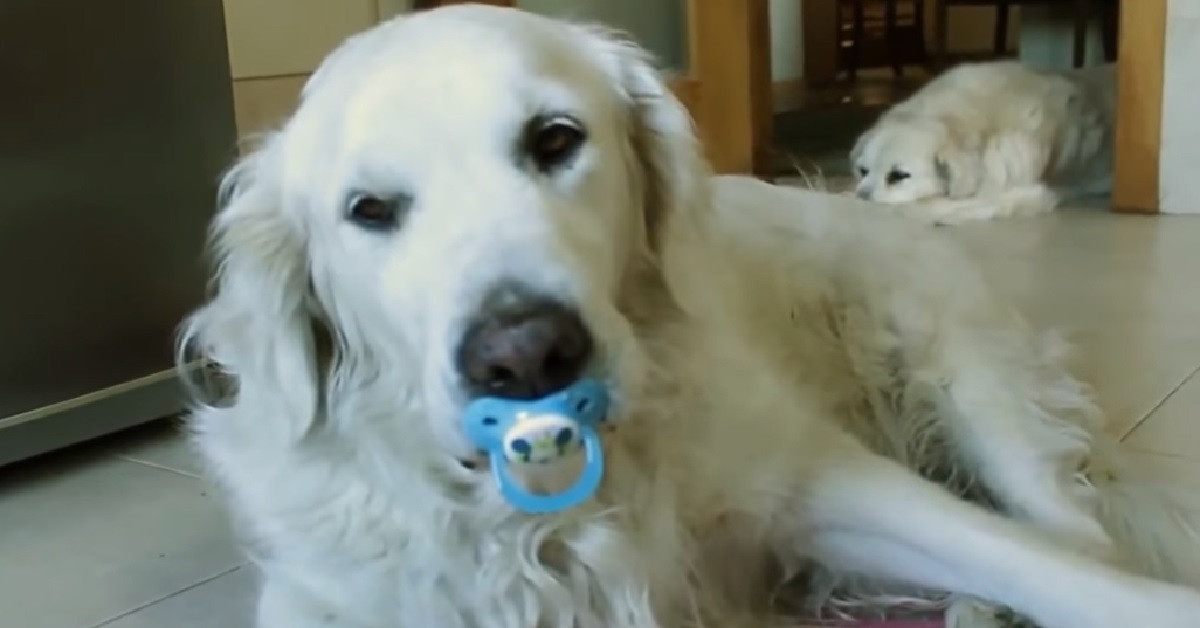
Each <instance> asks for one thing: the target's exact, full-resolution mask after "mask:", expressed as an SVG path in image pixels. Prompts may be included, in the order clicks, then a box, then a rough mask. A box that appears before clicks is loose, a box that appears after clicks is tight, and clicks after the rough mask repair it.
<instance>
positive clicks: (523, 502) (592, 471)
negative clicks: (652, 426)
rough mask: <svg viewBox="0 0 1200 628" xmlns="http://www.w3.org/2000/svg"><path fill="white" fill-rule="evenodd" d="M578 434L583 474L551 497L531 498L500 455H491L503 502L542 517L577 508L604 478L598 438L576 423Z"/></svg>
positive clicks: (496, 453)
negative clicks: (580, 444) (582, 454)
mask: <svg viewBox="0 0 1200 628" xmlns="http://www.w3.org/2000/svg"><path fill="white" fill-rule="evenodd" d="M579 432H580V436H581V438H582V439H583V453H584V462H583V471H582V472H580V474H579V477H578V478H577V479H576V480H575V482H574V483H573V484H571V486H570V487H568V488H567V489H566V490H564V491H562V492H561V493H555V494H554V495H535V494H534V493H530V492H529V491H526V490H525V489H523V488H521V486H520V484H518V483H517V482H516V481H515V480H514V479H513V477H512V474H511V473H510V471H509V470H508V465H507V463H506V460H505V459H504V456H503V455H501V454H500V453H498V452H492V455H491V462H492V473H494V474H496V482H497V484H499V487H500V494H501V495H502V496H503V497H504V499H505V500H506V501H508V503H510V504H512V505H513V506H516V507H517V508H518V509H520V510H523V511H525V512H527V513H530V514H544V513H550V512H556V511H559V510H566V509H567V508H571V507H573V506H577V505H579V504H580V503H582V502H583V501H584V500H586V499H587V498H588V497H590V496H591V495H592V493H594V492H595V491H596V488H597V487H598V486H599V485H600V480H601V479H602V478H603V477H604V453H603V452H602V451H601V450H600V436H599V435H598V434H597V433H596V430H594V429H592V428H591V426H587V425H583V424H580V425H579Z"/></svg>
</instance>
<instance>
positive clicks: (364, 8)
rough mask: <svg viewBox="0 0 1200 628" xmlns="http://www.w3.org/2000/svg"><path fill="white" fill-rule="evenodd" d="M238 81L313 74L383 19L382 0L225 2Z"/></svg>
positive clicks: (232, 62)
mask: <svg viewBox="0 0 1200 628" xmlns="http://www.w3.org/2000/svg"><path fill="white" fill-rule="evenodd" d="M224 2H225V24H226V30H227V32H228V39H229V63H230V67H231V70H232V72H233V78H234V79H241V78H261V77H268V76H289V75H295V74H307V73H309V72H312V71H313V70H315V69H316V67H317V64H319V63H320V62H321V59H322V58H324V57H325V55H326V54H328V53H329V51H331V50H333V48H334V47H336V46H337V45H338V44H339V43H341V42H342V40H344V39H345V38H346V37H349V36H350V35H353V34H354V33H357V32H358V31H361V30H364V29H366V28H369V27H370V26H372V25H374V24H375V23H376V22H377V21H378V20H379V12H380V4H379V3H378V0H224Z"/></svg>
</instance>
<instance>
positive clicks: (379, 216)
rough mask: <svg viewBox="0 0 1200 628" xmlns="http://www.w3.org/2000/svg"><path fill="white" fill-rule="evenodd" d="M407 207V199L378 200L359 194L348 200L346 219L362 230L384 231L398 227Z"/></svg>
mask: <svg viewBox="0 0 1200 628" xmlns="http://www.w3.org/2000/svg"><path fill="white" fill-rule="evenodd" d="M407 206H408V202H407V199H405V198H402V197H396V198H380V197H378V196H370V195H367V194H360V195H358V196H355V197H353V198H351V199H350V203H349V205H348V207H347V209H346V218H347V219H349V220H350V222H352V223H354V224H356V225H358V226H360V227H362V228H364V229H371V230H374V231H385V230H388V229H394V228H396V227H397V226H399V224H400V215H401V213H402V212H403V211H404V209H405V208H406V207H407Z"/></svg>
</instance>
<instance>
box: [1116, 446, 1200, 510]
mask: <svg viewBox="0 0 1200 628" xmlns="http://www.w3.org/2000/svg"><path fill="white" fill-rule="evenodd" d="M1131 454H1132V455H1133V456H1134V458H1135V460H1137V462H1138V463H1139V465H1140V466H1141V468H1142V469H1145V470H1146V471H1147V472H1148V475H1147V476H1146V479H1147V480H1149V481H1152V482H1154V483H1155V485H1156V486H1158V487H1159V488H1165V489H1166V490H1167V491H1169V492H1170V494H1171V495H1172V496H1173V497H1174V498H1175V499H1176V500H1177V503H1178V504H1179V505H1180V506H1182V507H1183V508H1185V509H1187V510H1189V511H1191V512H1195V513H1196V514H1197V515H1198V516H1200V461H1196V460H1192V459H1190V458H1182V457H1179V456H1170V455H1166V454H1158V453H1153V452H1145V451H1138V450H1137V449H1136V448H1133V451H1132V452H1131Z"/></svg>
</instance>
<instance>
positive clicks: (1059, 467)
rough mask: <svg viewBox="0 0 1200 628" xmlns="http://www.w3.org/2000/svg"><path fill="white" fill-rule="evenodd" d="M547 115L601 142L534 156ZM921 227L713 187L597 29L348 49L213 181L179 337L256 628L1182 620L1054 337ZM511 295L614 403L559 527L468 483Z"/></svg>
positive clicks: (539, 22)
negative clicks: (816, 612)
mask: <svg viewBox="0 0 1200 628" xmlns="http://www.w3.org/2000/svg"><path fill="white" fill-rule="evenodd" d="M546 112H559V113H563V112H566V113H569V114H570V115H573V116H575V117H576V118H577V119H578V120H579V121H580V122H581V123H582V124H583V125H584V126H585V128H586V130H587V139H586V143H585V144H584V145H583V146H582V147H581V150H580V151H579V152H578V153H577V154H576V155H575V157H574V159H573V160H572V161H571V162H570V163H569V164H567V165H565V166H563V167H561V168H559V169H556V170H554V171H552V172H539V171H536V170H534V169H532V168H531V167H530V165H529V163H528V159H527V158H526V156H525V154H524V152H523V150H524V149H523V146H525V144H524V143H523V139H522V138H523V137H525V136H524V133H525V132H526V128H527V125H528V121H529V120H530V119H531V117H532V116H535V115H537V114H541V113H546ZM364 192H366V193H371V194H375V195H379V196H381V197H385V198H391V197H395V198H399V197H403V196H407V197H409V198H411V200H412V203H411V205H410V206H409V207H408V209H407V214H406V215H405V217H404V220H403V224H402V225H400V226H399V227H398V228H396V229H395V230H391V231H378V230H376V231H371V230H364V229H362V228H360V227H359V226H358V225H356V224H352V223H351V222H349V221H348V220H347V219H346V207H347V203H348V199H349V198H351V197H353V196H354V195H355V194H361V193H364ZM939 236H940V234H938V233H930V232H927V231H925V230H922V229H920V228H919V227H917V226H915V225H911V224H907V223H905V222H903V221H899V222H896V221H892V220H889V219H888V218H886V217H884V218H883V219H881V218H880V217H879V216H878V215H877V214H876V212H875V210H874V209H873V208H872V206H870V205H869V204H867V203H862V202H859V201H857V200H855V199H851V198H847V197H844V196H836V195H829V194H822V193H816V192H807V191H802V190H796V189H787V188H781V187H773V186H770V185H767V184H765V183H761V182H758V181H755V180H752V179H745V178H737V177H720V178H712V177H710V175H709V174H708V172H707V169H706V166H705V164H704V163H703V161H702V160H701V158H700V156H699V152H698V148H697V145H696V142H695V140H694V138H693V135H692V129H691V127H690V122H689V119H688V116H687V114H686V112H685V111H684V110H683V108H682V107H681V106H680V104H679V103H678V102H677V101H676V100H675V99H674V98H673V97H672V96H671V94H670V92H669V91H668V90H667V89H666V87H665V86H664V85H663V83H662V82H661V81H660V79H659V77H658V75H657V73H656V72H655V71H654V70H653V69H652V68H651V66H650V65H648V64H647V62H646V59H645V57H644V54H643V53H642V52H641V51H640V50H639V49H637V48H636V47H635V46H633V45H631V44H628V43H623V42H621V41H619V40H618V39H616V38H614V37H613V36H611V35H610V34H608V33H605V32H603V31H601V30H598V29H596V28H590V27H583V26H578V25H573V24H567V23H563V22H558V21H553V20H550V19H547V18H542V17H537V16H533V15H530V14H526V13H522V12H518V11H515V10H503V9H495V8H487V7H480V6H471V7H456V8H447V9H438V10H434V11H430V12H427V13H420V14H416V15H413V16H410V17H403V18H398V19H396V20H394V21H391V22H388V23H385V24H383V25H380V26H378V27H376V28H373V29H372V30H370V31H368V32H366V33H363V34H361V35H358V36H356V37H354V38H352V39H351V40H349V41H348V42H346V43H345V44H344V45H343V46H341V47H340V48H339V49H338V50H337V51H336V52H334V53H333V54H332V55H331V56H330V58H329V59H328V60H326V61H325V63H323V64H322V66H321V68H320V70H319V71H318V72H317V73H316V75H315V76H314V77H313V78H312V80H311V82H310V84H309V85H308V86H307V88H306V89H305V90H304V96H303V101H302V103H301V105H300V107H299V110H298V111H297V112H296V114H295V115H294V116H293V117H292V118H291V119H290V120H289V121H288V122H287V123H286V124H285V125H284V126H283V127H282V129H281V130H280V131H279V132H277V133H275V134H273V135H271V136H270V137H268V138H267V139H266V141H265V142H264V143H263V145H262V146H261V147H260V148H259V149H258V150H257V151H256V152H255V153H253V154H252V155H250V156H248V157H246V158H245V159H244V160H243V161H242V162H241V163H240V164H238V165H237V166H236V167H235V168H234V169H233V170H232V171H231V172H230V173H229V175H228V177H227V178H226V180H225V185H224V195H223V201H222V205H221V207H220V210H219V213H218V215H217V217H216V219H215V222H214V227H213V253H214V255H215V257H216V261H217V270H216V275H215V284H214V285H215V292H214V296H213V297H212V300H211V301H210V302H209V303H207V304H206V305H204V306H203V307H202V308H200V309H199V310H198V311H197V312H196V313H195V315H194V316H192V317H191V318H190V320H189V321H188V322H187V325H186V327H185V332H184V336H183V341H182V343H181V354H182V355H183V359H185V360H186V359H187V358H188V356H189V355H191V354H192V352H196V353H198V354H199V355H200V356H201V357H203V358H204V359H206V360H208V361H209V362H210V363H212V364H213V366H214V368H215V369H217V370H219V371H220V372H222V373H223V374H224V375H223V378H224V379H226V380H228V383H230V384H231V386H230V389H228V390H223V391H217V394H216V395H215V396H213V397H208V398H206V399H204V400H203V401H202V402H200V403H199V405H198V406H197V407H196V409H195V412H194V415H193V417H192V421H191V424H192V427H193V429H194V433H195V442H196V445H197V446H198V448H199V450H200V451H201V452H202V454H203V456H204V458H205V459H206V460H207V462H208V464H209V466H210V469H211V472H212V474H213V475H214V477H215V478H216V479H217V480H218V481H219V482H220V484H221V485H222V487H223V489H224V491H225V494H226V495H227V497H228V500H229V504H230V507H231V509H232V511H233V513H234V516H235V519H236V521H237V522H238V525H239V529H240V530H241V531H242V532H243V534H244V537H245V539H246V541H247V548H248V551H249V552H250V555H251V557H252V558H253V559H254V561H255V562H256V563H257V565H258V566H259V567H260V569H261V572H262V575H263V590H262V594H261V601H260V604H259V608H258V616H257V619H256V625H257V626H258V627H259V628H429V627H431V626H436V627H437V628H686V627H693V626H708V627H712V628H750V627H756V628H757V627H759V626H763V625H765V624H764V622H765V621H766V619H767V616H768V614H769V612H770V608H769V606H770V599H769V597H770V595H771V594H772V593H773V592H775V591H777V590H778V589H777V586H778V585H779V584H780V583H781V581H782V579H783V578H784V577H785V576H787V575H790V574H794V573H797V572H798V571H800V570H802V569H805V570H811V569H814V568H816V569H817V570H818V572H819V573H820V574H824V576H825V577H822V578H817V580H820V581H821V582H822V583H824V584H833V583H836V582H838V581H840V580H841V577H842V576H848V575H855V576H856V577H859V578H861V577H866V578H868V579H870V580H872V581H875V582H879V581H888V582H895V583H897V586H899V587H900V588H898V589H897V590H899V591H911V590H912V587H917V588H921V589H930V590H939V591H948V592H951V593H953V594H954V595H955V598H954V599H955V600H956V602H955V606H954V612H955V613H956V617H959V618H960V619H959V620H958V622H959V623H958V625H959V626H960V627H963V628H966V627H968V626H969V627H975V628H978V627H983V626H991V625H993V624H994V621H993V620H992V619H990V617H989V613H990V611H989V610H987V608H988V607H987V606H986V605H985V604H983V602H982V600H987V601H990V602H994V603H996V604H1000V605H1006V606H1011V607H1013V608H1015V609H1016V610H1018V611H1020V612H1021V613H1023V614H1026V615H1028V616H1030V617H1032V618H1034V619H1035V620H1037V621H1039V622H1040V623H1041V624H1043V625H1044V626H1045V627H1046V628H1130V627H1131V626H1146V627H1154V628H1194V627H1195V626H1196V625H1197V620H1198V618H1200V593H1197V592H1196V591H1195V590H1193V589H1190V588H1187V587H1185V586H1181V585H1180V584H1170V583H1168V582H1167V580H1168V579H1171V580H1174V581H1175V582H1177V583H1191V584H1196V583H1197V582H1198V581H1200V578H1197V577H1196V574H1195V573H1194V572H1193V573H1188V574H1183V573H1177V571H1179V570H1182V569H1187V568H1191V567H1194V566H1195V565H1196V564H1197V562H1196V558H1197V557H1198V556H1200V551H1198V549H1197V548H1198V546H1197V544H1196V540H1195V538H1194V537H1191V536H1189V535H1188V532H1187V528H1186V525H1185V523H1186V522H1183V521H1182V520H1181V519H1180V520H1177V519H1173V518H1172V517H1173V513H1175V512H1176V511H1175V510H1173V509H1172V506H1171V504H1170V503H1169V501H1168V500H1167V499H1166V498H1165V497H1161V496H1159V495H1158V493H1156V492H1155V491H1154V490H1153V489H1152V490H1148V491H1144V492H1136V493H1134V492H1131V491H1126V490H1125V488H1126V487H1128V486H1129V484H1127V483H1126V482H1125V479H1124V478H1125V475H1124V474H1125V473H1126V469H1125V465H1126V464H1127V463H1128V461H1127V460H1126V459H1125V457H1124V455H1123V454H1122V453H1121V452H1120V450H1119V449H1118V448H1117V447H1116V446H1111V445H1110V444H1109V443H1108V441H1107V440H1105V439H1104V437H1103V436H1102V435H1101V431H1100V430H1101V426H1100V420H1099V417H1098V416H1097V412H1096V411H1095V409H1094V408H1093V407H1092V405H1091V401H1090V398H1089V396H1088V395H1087V392H1086V390H1085V389H1084V387H1083V386H1082V385H1081V384H1080V383H1079V382H1078V381H1076V380H1075V379H1073V378H1072V377H1071V376H1070V375H1068V374H1067V373H1066V372H1064V371H1063V369H1062V367H1061V366H1060V360H1059V355H1058V353H1059V346H1058V345H1057V344H1055V343H1053V342H1047V341H1045V340H1044V339H1042V338H1041V337H1039V336H1037V335H1035V333H1034V332H1033V331H1031V330H1030V329H1028V327H1027V326H1026V324H1025V323H1024V322H1023V321H1022V319H1021V317H1020V315H1019V314H1018V313H1017V312H1014V311H1013V310H1012V309H1011V308H1010V307H1009V306H1008V305H1007V304H1005V303H1004V302H1001V301H998V300H997V299H996V298H995V297H994V296H993V295H992V294H991V293H990V292H989V290H988V288H987V286H986V285H985V283H984V282H983V281H982V280H981V278H980V277H979V276H978V275H977V274H976V272H975V271H974V270H973V269H972V267H971V265H970V264H968V263H967V262H966V261H965V259H964V256H963V255H962V254H961V253H960V252H959V251H958V250H957V249H956V248H955V247H954V246H953V245H952V244H951V243H949V242H948V241H945V240H943V239H942V238H941V237H939ZM513 281H516V282H519V283H521V284H522V285H524V286H525V287H527V288H529V289H531V290H536V291H538V292H540V293H543V294H548V295H553V296H555V297H557V298H559V299H561V300H563V301H565V302H567V303H571V304H574V305H575V306H577V307H578V308H579V310H580V311H581V313H582V315H583V318H584V319H585V321H586V323H587V325H588V327H589V328H590V329H591V331H592V333H593V334H594V336H595V337H596V343H597V348H598V351H599V353H598V357H597V359H596V360H595V362H594V364H592V365H591V367H590V370H591V373H592V374H593V375H594V376H596V377H601V378H603V379H604V380H605V381H606V382H607V383H608V384H609V386H610V387H611V390H612V392H613V395H614V398H615V408H614V411H613V414H612V417H611V419H612V420H613V422H614V423H615V429H614V430H613V431H612V432H611V433H609V434H607V435H606V436H605V449H606V457H607V463H608V465H607V468H608V472H607V475H606V477H605V481H604V483H603V486H602V487H601V489H600V491H599V493H598V494H597V495H596V496H595V497H594V499H592V500H590V501H589V502H587V503H585V504H584V505H582V506H580V507H577V508H574V509H572V510H569V511H566V512H561V513H557V514H550V515H539V516H532V515H526V514H522V513H520V512H516V511H514V510H513V509H512V508H511V507H509V506H508V505H507V504H505V503H504V502H503V501H502V500H501V498H500V497H499V495H498V494H497V491H496V489H495V486H494V483H493V480H492V478H491V477H489V476H488V475H487V473H486V472H483V471H479V470H472V469H468V468H464V466H463V465H462V464H461V463H460V461H461V460H463V459H470V458H471V457H472V456H474V455H475V452H474V451H473V450H472V448H471V446H470V445H469V443H468V442H467V441H466V440H465V437H464V436H463V434H462V433H461V432H460V430H459V427H458V426H459V423H458V417H459V414H460V413H461V411H462V408H463V404H464V403H465V402H466V401H467V400H466V398H465V394H464V392H463V389H462V387H461V385H460V376H459V375H458V373H457V372H456V370H455V366H454V360H453V359H452V357H451V356H452V354H453V353H454V349H455V347H456V346H457V344H458V343H459V341H460V338H461V336H462V333H463V325H464V321H465V320H466V319H467V318H468V317H470V316H471V315H472V313H473V312H475V311H476V310H477V309H478V308H479V307H480V306H481V300H482V299H483V297H484V295H485V294H486V293H487V292H488V290H489V289H490V288H492V287H494V286H495V285H497V284H498V283H499V282H513ZM199 383H202V382H198V384H199ZM199 392H203V391H202V390H199V389H198V393H199ZM1113 469H1117V471H1116V475H1115V476H1110V475H1109V474H1110V472H1111V471H1112V470H1113ZM921 472H924V473H926V474H927V475H929V476H930V477H932V478H935V479H938V480H944V481H946V485H947V486H949V487H950V488H951V489H953V490H947V488H946V487H944V486H939V485H938V484H936V483H934V482H930V481H926V480H923V479H921V478H920V476H919V473H921ZM1088 479H1090V480H1091V481H1094V482H1097V484H1096V485H1095V486H1091V485H1090V484H1089V482H1088ZM976 489H980V490H976ZM955 491H957V492H959V493H961V494H962V495H963V496H966V497H977V496H979V495H982V494H986V495H989V496H990V497H989V498H988V499H985V500H983V501H985V502H988V503H991V504H993V505H994V506H996V507H998V508H999V509H1001V510H1002V511H1003V512H1004V513H1006V515H1007V516H1005V515H1001V514H995V513H993V512H990V511H989V509H988V508H985V507H981V506H977V505H973V504H971V503H969V502H968V501H967V500H964V499H961V498H960V497H959V496H956V495H955V494H954V492H955ZM1115 522H1120V523H1122V526H1113V525H1110V524H1111V523H1115ZM1125 524H1128V525H1125ZM1127 539H1143V540H1144V541H1145V543H1144V546H1143V545H1141V544H1137V543H1126V540H1127ZM1145 559H1156V560H1157V562H1155V561H1154V560H1145ZM1106 561H1107V562H1106ZM1139 572H1140V573H1142V574H1144V575H1138V573H1139ZM1145 576H1154V577H1156V578H1159V579H1152V578H1150V577H1145ZM901 585H902V586H901ZM842 590H843V591H845V590H846V589H845V588H843V589H842ZM813 593H814V594H820V593H822V592H821V591H819V590H814V591H813Z"/></svg>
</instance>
